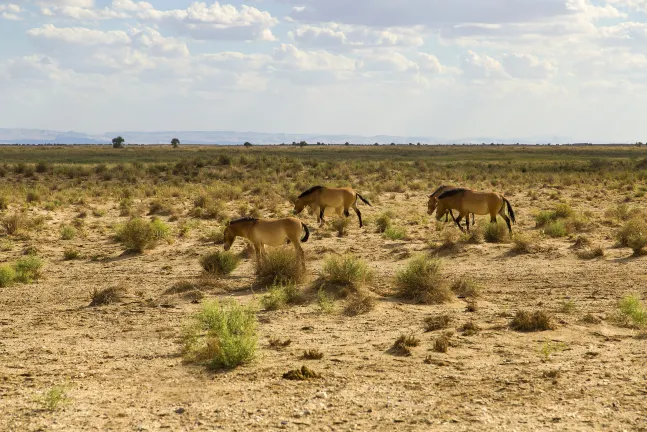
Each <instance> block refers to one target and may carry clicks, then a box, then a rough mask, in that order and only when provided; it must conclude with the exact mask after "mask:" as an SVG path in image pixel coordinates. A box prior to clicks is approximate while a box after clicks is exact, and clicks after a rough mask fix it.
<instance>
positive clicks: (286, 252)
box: [257, 247, 305, 287]
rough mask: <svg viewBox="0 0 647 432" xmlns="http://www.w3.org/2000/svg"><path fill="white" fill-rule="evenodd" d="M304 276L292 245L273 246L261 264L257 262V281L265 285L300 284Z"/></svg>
mask: <svg viewBox="0 0 647 432" xmlns="http://www.w3.org/2000/svg"><path fill="white" fill-rule="evenodd" d="M304 276H305V272H304V271H303V268H302V267H301V265H300V264H299V262H298V261H297V259H296V256H295V253H294V249H293V248H291V247H290V248H288V247H278V248H273V249H271V250H269V251H268V252H267V254H266V255H265V258H264V259H263V260H262V261H261V263H260V264H258V263H257V282H258V283H259V284H260V285H261V286H264V287H268V286H271V285H273V284H285V285H287V284H298V283H300V282H301V281H302V280H303V278H304Z"/></svg>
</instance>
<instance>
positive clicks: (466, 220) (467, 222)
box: [465, 213, 470, 232]
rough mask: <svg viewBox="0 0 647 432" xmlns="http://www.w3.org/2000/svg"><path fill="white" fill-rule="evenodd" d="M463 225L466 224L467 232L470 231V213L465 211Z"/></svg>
mask: <svg viewBox="0 0 647 432" xmlns="http://www.w3.org/2000/svg"><path fill="white" fill-rule="evenodd" d="M465 226H467V232H470V214H469V213H467V215H466V216H465Z"/></svg>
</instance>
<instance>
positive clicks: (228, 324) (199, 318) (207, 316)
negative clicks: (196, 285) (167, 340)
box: [183, 301, 258, 369]
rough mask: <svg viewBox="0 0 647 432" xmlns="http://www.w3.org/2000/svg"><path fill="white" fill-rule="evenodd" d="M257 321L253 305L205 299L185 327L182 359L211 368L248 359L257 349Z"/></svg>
mask: <svg viewBox="0 0 647 432" xmlns="http://www.w3.org/2000/svg"><path fill="white" fill-rule="evenodd" d="M257 325H258V323H257V319H256V314H255V311H254V309H253V308H252V307H249V306H242V305H241V304H239V303H238V302H235V301H231V302H227V303H223V304H222V305H221V304H220V303H219V302H218V301H213V302H208V303H205V304H203V305H202V310H201V311H200V312H198V313H197V314H195V315H194V316H193V324H192V325H189V326H188V327H187V328H186V329H185V331H184V337H183V339H184V347H183V354H184V356H185V359H186V360H187V361H189V362H195V363H200V364H207V365H209V366H210V367H212V368H214V369H223V368H224V369H232V368H235V367H236V366H238V365H240V364H243V363H247V362H249V361H251V360H252V359H253V358H254V356H255V353H256V346H257V343H258V336H257V334H256V328H257Z"/></svg>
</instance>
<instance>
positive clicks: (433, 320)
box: [425, 315, 452, 332]
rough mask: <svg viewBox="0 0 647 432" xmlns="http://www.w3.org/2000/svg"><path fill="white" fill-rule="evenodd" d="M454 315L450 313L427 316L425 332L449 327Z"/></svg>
mask: <svg viewBox="0 0 647 432" xmlns="http://www.w3.org/2000/svg"><path fill="white" fill-rule="evenodd" d="M451 322H452V317H451V316H449V315H437V316H430V317H427V318H425V332H432V331H436V330H442V329H445V328H447V327H449V324H451Z"/></svg>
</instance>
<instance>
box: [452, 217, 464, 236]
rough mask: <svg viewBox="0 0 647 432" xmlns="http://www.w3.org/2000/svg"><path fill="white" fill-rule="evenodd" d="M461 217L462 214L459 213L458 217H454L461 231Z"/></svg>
mask: <svg viewBox="0 0 647 432" xmlns="http://www.w3.org/2000/svg"><path fill="white" fill-rule="evenodd" d="M462 218H463V214H462V213H459V215H458V217H457V218H455V219H454V222H456V225H458V228H459V229H460V230H461V231H462V232H465V230H464V229H463V227H462V226H461V219H462Z"/></svg>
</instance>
